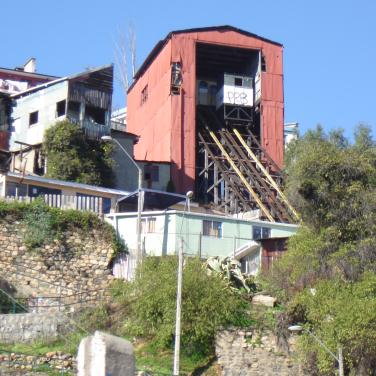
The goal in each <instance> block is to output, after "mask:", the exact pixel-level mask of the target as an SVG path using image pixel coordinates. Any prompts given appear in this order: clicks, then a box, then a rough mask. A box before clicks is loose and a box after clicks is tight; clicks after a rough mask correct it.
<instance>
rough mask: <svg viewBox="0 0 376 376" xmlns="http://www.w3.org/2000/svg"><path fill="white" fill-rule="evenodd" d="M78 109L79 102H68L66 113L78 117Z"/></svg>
mask: <svg viewBox="0 0 376 376" xmlns="http://www.w3.org/2000/svg"><path fill="white" fill-rule="evenodd" d="M80 107H81V103H80V102H75V101H69V102H68V111H69V112H70V113H72V114H75V115H78V114H79V113H80Z"/></svg>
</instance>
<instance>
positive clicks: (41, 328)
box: [0, 312, 69, 343]
mask: <svg viewBox="0 0 376 376" xmlns="http://www.w3.org/2000/svg"><path fill="white" fill-rule="evenodd" d="M68 322H69V319H68V318H67V316H66V315H64V314H62V313H60V314H59V313H57V312H55V313H17V314H8V315H0V343H31V342H33V341H35V340H37V339H48V340H49V341H51V340H53V339H55V338H57V337H58V335H59V334H62V333H65V332H66V331H67V330H68V329H67V325H68Z"/></svg>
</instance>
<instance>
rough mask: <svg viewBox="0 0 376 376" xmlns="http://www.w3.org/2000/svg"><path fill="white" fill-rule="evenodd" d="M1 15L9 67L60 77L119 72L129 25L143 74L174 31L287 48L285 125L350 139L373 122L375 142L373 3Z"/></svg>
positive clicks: (59, 4) (119, 3)
mask: <svg viewBox="0 0 376 376" xmlns="http://www.w3.org/2000/svg"><path fill="white" fill-rule="evenodd" d="M30 4H32V5H30ZM0 14H1V16H2V17H1V21H0V31H1V35H2V38H1V53H0V66H1V67H10V68H13V67H15V66H19V65H22V64H23V63H24V62H25V61H26V60H27V59H28V58H29V57H31V56H33V57H36V58H37V70H38V72H39V73H46V74H52V75H59V76H64V75H69V74H74V73H78V72H80V71H81V70H84V69H85V68H87V67H89V66H98V65H103V64H107V63H111V62H113V61H114V41H116V39H117V36H118V32H117V30H118V29H121V30H124V32H126V30H127V28H128V25H129V24H133V25H134V29H135V32H136V35H137V61H138V65H140V64H141V63H142V61H143V60H144V58H145V57H146V56H147V54H148V53H149V52H150V50H151V49H152V48H153V46H154V45H155V43H156V42H157V41H158V40H159V39H162V38H164V37H165V36H166V34H167V33H168V32H169V31H171V30H178V29H184V28H191V27H202V26H214V25H225V24H229V25H233V26H235V27H238V28H242V29H245V30H247V31H250V32H253V33H256V34H259V35H262V36H264V37H267V38H270V39H272V40H275V41H278V42H280V43H282V44H283V45H284V74H285V76H284V83H285V121H286V122H288V121H298V122H299V123H300V127H301V130H302V131H303V132H304V131H305V130H307V129H309V128H312V127H315V126H316V124H318V123H320V124H322V125H323V126H324V128H325V129H326V130H330V129H332V128H338V127H341V128H344V129H345V132H346V135H348V136H351V134H352V131H353V128H354V126H355V125H356V124H358V123H359V122H364V123H366V124H368V125H370V126H371V127H372V129H373V133H374V135H375V136H376V22H375V15H376V1H374V0H326V1H324V0H315V1H309V0H300V1H299V0H288V1H287V0H285V1H283V0H263V1H260V0H258V1H253V0H248V1H246V0H237V1H224V0H217V1H212V0H201V1H198V0H191V1H181V2H179V1H166V0H155V1H152V0H144V1H138V2H136V1H128V0H106V1H103V0H101V1H99V0H92V1H84V0H75V1H73V0H64V1H51V0H49V1H47V0H34V1H33V2H30V1H22V0H20V1H5V0H0ZM122 102H123V99H122V94H121V89H120V86H119V85H116V87H115V95H114V105H115V106H117V107H120V106H121V105H122Z"/></svg>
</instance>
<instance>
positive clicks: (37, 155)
mask: <svg viewBox="0 0 376 376" xmlns="http://www.w3.org/2000/svg"><path fill="white" fill-rule="evenodd" d="M44 168H45V158H44V155H43V153H42V151H41V150H40V149H37V150H35V152H34V166H33V172H34V174H36V175H40V176H43V175H44Z"/></svg>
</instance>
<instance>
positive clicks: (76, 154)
mask: <svg viewBox="0 0 376 376" xmlns="http://www.w3.org/2000/svg"><path fill="white" fill-rule="evenodd" d="M43 151H44V153H45V154H46V155H47V171H48V172H47V176H49V177H51V178H55V179H61V180H68V181H76V182H79V183H86V184H93V185H104V186H106V187H110V186H113V183H114V174H113V170H112V169H113V167H114V162H113V159H112V158H111V155H112V152H113V145H112V144H111V143H105V142H100V141H98V140H89V139H88V138H87V137H85V134H84V132H83V130H82V129H81V128H80V127H79V126H78V125H77V124H73V123H71V122H69V121H68V120H65V121H61V122H58V123H56V124H55V125H54V126H53V127H51V128H49V129H47V130H46V133H45V135H44V141H43Z"/></svg>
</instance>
